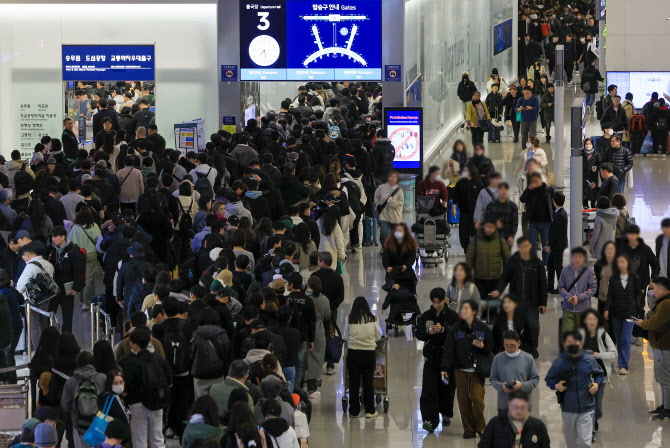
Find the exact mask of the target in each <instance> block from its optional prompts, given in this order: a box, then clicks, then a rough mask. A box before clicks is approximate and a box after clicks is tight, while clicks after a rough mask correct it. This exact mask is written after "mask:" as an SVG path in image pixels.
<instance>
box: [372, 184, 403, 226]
mask: <svg viewBox="0 0 670 448" xmlns="http://www.w3.org/2000/svg"><path fill="white" fill-rule="evenodd" d="M396 188H398V191H397V192H396V194H395V196H393V199H391V202H389V203H388V204H386V207H384V210H383V211H382V212H381V213H380V214H379V220H380V221H386V222H390V223H392V224H398V223H400V222H402V208H403V205H404V203H405V196H404V194H403V191H402V188H400V185H395V186H391V184H389V183H388V182H387V183H385V184H382V185H380V186H379V187H377V190H376V191H375V205H381V204H382V203H383V202H384V201H386V198H387V197H388V196H389V195H390V194H391V193H393V191H394V190H395V189H396Z"/></svg>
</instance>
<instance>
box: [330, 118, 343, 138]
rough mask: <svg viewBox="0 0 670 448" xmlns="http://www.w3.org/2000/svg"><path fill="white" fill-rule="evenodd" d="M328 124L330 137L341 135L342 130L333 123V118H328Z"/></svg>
mask: <svg viewBox="0 0 670 448" xmlns="http://www.w3.org/2000/svg"><path fill="white" fill-rule="evenodd" d="M328 125H329V126H330V138H333V139H338V138H340V137H342V131H341V130H340V127H339V126H338V125H337V124H335V122H334V121H333V120H328Z"/></svg>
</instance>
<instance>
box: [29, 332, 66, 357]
mask: <svg viewBox="0 0 670 448" xmlns="http://www.w3.org/2000/svg"><path fill="white" fill-rule="evenodd" d="M59 346H60V332H59V331H58V329H57V328H56V327H46V328H45V329H44V330H42V334H41V335H40V340H39V342H38V343H37V349H36V350H35V355H37V354H38V353H40V352H42V351H43V352H45V353H48V354H49V355H51V356H52V357H54V358H55V357H56V354H57V353H58V347H59Z"/></svg>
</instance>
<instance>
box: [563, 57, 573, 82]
mask: <svg viewBox="0 0 670 448" xmlns="http://www.w3.org/2000/svg"><path fill="white" fill-rule="evenodd" d="M564 64H565V65H563V68H564V70H565V80H566V81H568V83H570V82H572V73H573V72H574V71H575V61H565V63H564Z"/></svg>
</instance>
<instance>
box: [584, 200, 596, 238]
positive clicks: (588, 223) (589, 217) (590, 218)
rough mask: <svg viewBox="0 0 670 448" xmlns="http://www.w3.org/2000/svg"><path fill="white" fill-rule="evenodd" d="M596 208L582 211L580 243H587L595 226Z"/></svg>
mask: <svg viewBox="0 0 670 448" xmlns="http://www.w3.org/2000/svg"><path fill="white" fill-rule="evenodd" d="M595 221H596V209H595V208H589V209H586V210H583V211H582V244H583V245H585V246H586V245H588V244H589V242H590V241H591V235H593V229H594V228H595Z"/></svg>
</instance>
